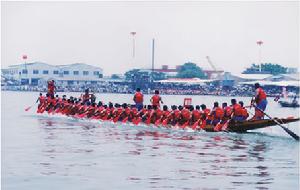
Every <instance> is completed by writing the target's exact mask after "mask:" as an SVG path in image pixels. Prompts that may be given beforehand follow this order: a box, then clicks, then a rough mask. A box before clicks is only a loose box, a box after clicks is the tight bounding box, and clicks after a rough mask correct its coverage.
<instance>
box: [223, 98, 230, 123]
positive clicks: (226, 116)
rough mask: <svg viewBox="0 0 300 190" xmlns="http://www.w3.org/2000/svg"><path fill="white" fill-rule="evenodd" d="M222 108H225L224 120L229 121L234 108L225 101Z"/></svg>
mask: <svg viewBox="0 0 300 190" xmlns="http://www.w3.org/2000/svg"><path fill="white" fill-rule="evenodd" d="M222 108H223V112H224V117H223V121H227V120H228V119H230V117H231V114H232V109H231V107H230V106H227V103H226V102H224V103H223V104H222Z"/></svg>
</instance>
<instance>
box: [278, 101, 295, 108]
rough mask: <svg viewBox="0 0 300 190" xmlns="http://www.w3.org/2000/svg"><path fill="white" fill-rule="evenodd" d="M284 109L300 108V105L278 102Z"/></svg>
mask: <svg viewBox="0 0 300 190" xmlns="http://www.w3.org/2000/svg"><path fill="white" fill-rule="evenodd" d="M278 103H279V104H280V105H281V106H282V107H289V108H298V107H299V106H300V105H299V104H298V103H290V102H283V101H279V102H278Z"/></svg>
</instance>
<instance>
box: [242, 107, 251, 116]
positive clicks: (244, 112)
mask: <svg viewBox="0 0 300 190" xmlns="http://www.w3.org/2000/svg"><path fill="white" fill-rule="evenodd" d="M241 113H242V116H243V117H245V118H248V117H249V114H248V111H247V109H246V108H244V107H242V110H241Z"/></svg>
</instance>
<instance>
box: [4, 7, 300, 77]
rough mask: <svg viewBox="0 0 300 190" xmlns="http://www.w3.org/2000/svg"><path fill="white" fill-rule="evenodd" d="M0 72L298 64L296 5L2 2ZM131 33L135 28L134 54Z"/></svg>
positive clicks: (238, 69)
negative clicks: (81, 66)
mask: <svg viewBox="0 0 300 190" xmlns="http://www.w3.org/2000/svg"><path fill="white" fill-rule="evenodd" d="M1 14H2V15H1V16H2V26H1V30H2V31H1V35H2V44H1V45H2V58H1V64H2V67H4V68H6V67H7V66H9V65H12V64H18V63H21V62H22V55H23V54H26V55H28V62H33V61H42V62H46V63H49V64H54V65H59V64H70V63H87V64H90V65H95V66H99V67H101V68H103V70H104V75H110V74H113V73H123V72H125V71H127V70H129V69H131V68H133V67H136V68H147V67H148V68H150V67H151V39H152V38H155V45H156V46H155V67H156V68H158V67H161V65H164V64H167V65H169V66H171V67H175V66H176V65H180V64H183V63H184V62H187V61H191V62H195V63H197V64H198V66H200V67H204V68H210V66H209V64H208V62H207V61H206V59H205V56H207V55H209V56H210V57H211V60H212V62H213V63H214V64H215V65H216V67H218V68H221V69H223V70H225V71H231V72H233V73H239V72H241V71H242V70H243V69H245V68H246V67H247V66H249V65H251V63H253V62H257V61H258V46H257V44H256V41H257V40H262V41H263V42H264V44H263V47H262V61H263V62H272V63H279V64H282V65H284V66H289V67H297V66H298V62H299V55H298V52H299V44H298V43H299V6H298V2H197V3H196V2H2V13H1ZM131 31H136V56H135V59H133V57H132V39H131V36H130V32H131Z"/></svg>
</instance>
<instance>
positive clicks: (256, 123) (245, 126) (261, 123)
mask: <svg viewBox="0 0 300 190" xmlns="http://www.w3.org/2000/svg"><path fill="white" fill-rule="evenodd" d="M66 117H72V118H78V117H76V116H66ZM78 119H82V118H78ZM85 119H90V118H85ZM91 120H94V119H91ZM97 120H99V121H103V122H113V121H112V120H101V119H97ZM299 120H300V118H294V117H287V118H273V119H262V120H246V121H234V120H231V121H229V122H228V127H227V129H226V131H228V132H236V133H245V132H247V131H250V130H255V129H260V128H266V127H270V126H274V125H278V124H287V123H292V122H296V121H299ZM115 123H124V122H122V121H117V122H115ZM126 123H130V122H129V121H126ZM140 124H141V125H143V124H144V125H147V124H146V123H144V122H142V121H141V122H140ZM151 125H155V124H153V123H152V124H151ZM155 126H156V127H164V128H166V127H167V128H174V127H175V126H172V125H170V124H168V125H167V126H164V125H160V124H159V125H155ZM177 127H179V128H180V127H181V126H177ZM189 127H191V126H186V127H185V128H189ZM214 127H215V126H213V125H209V124H207V125H205V126H204V127H202V130H205V131H207V132H217V131H215V130H214ZM197 129H199V128H197ZM199 130H200V129H199Z"/></svg>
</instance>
